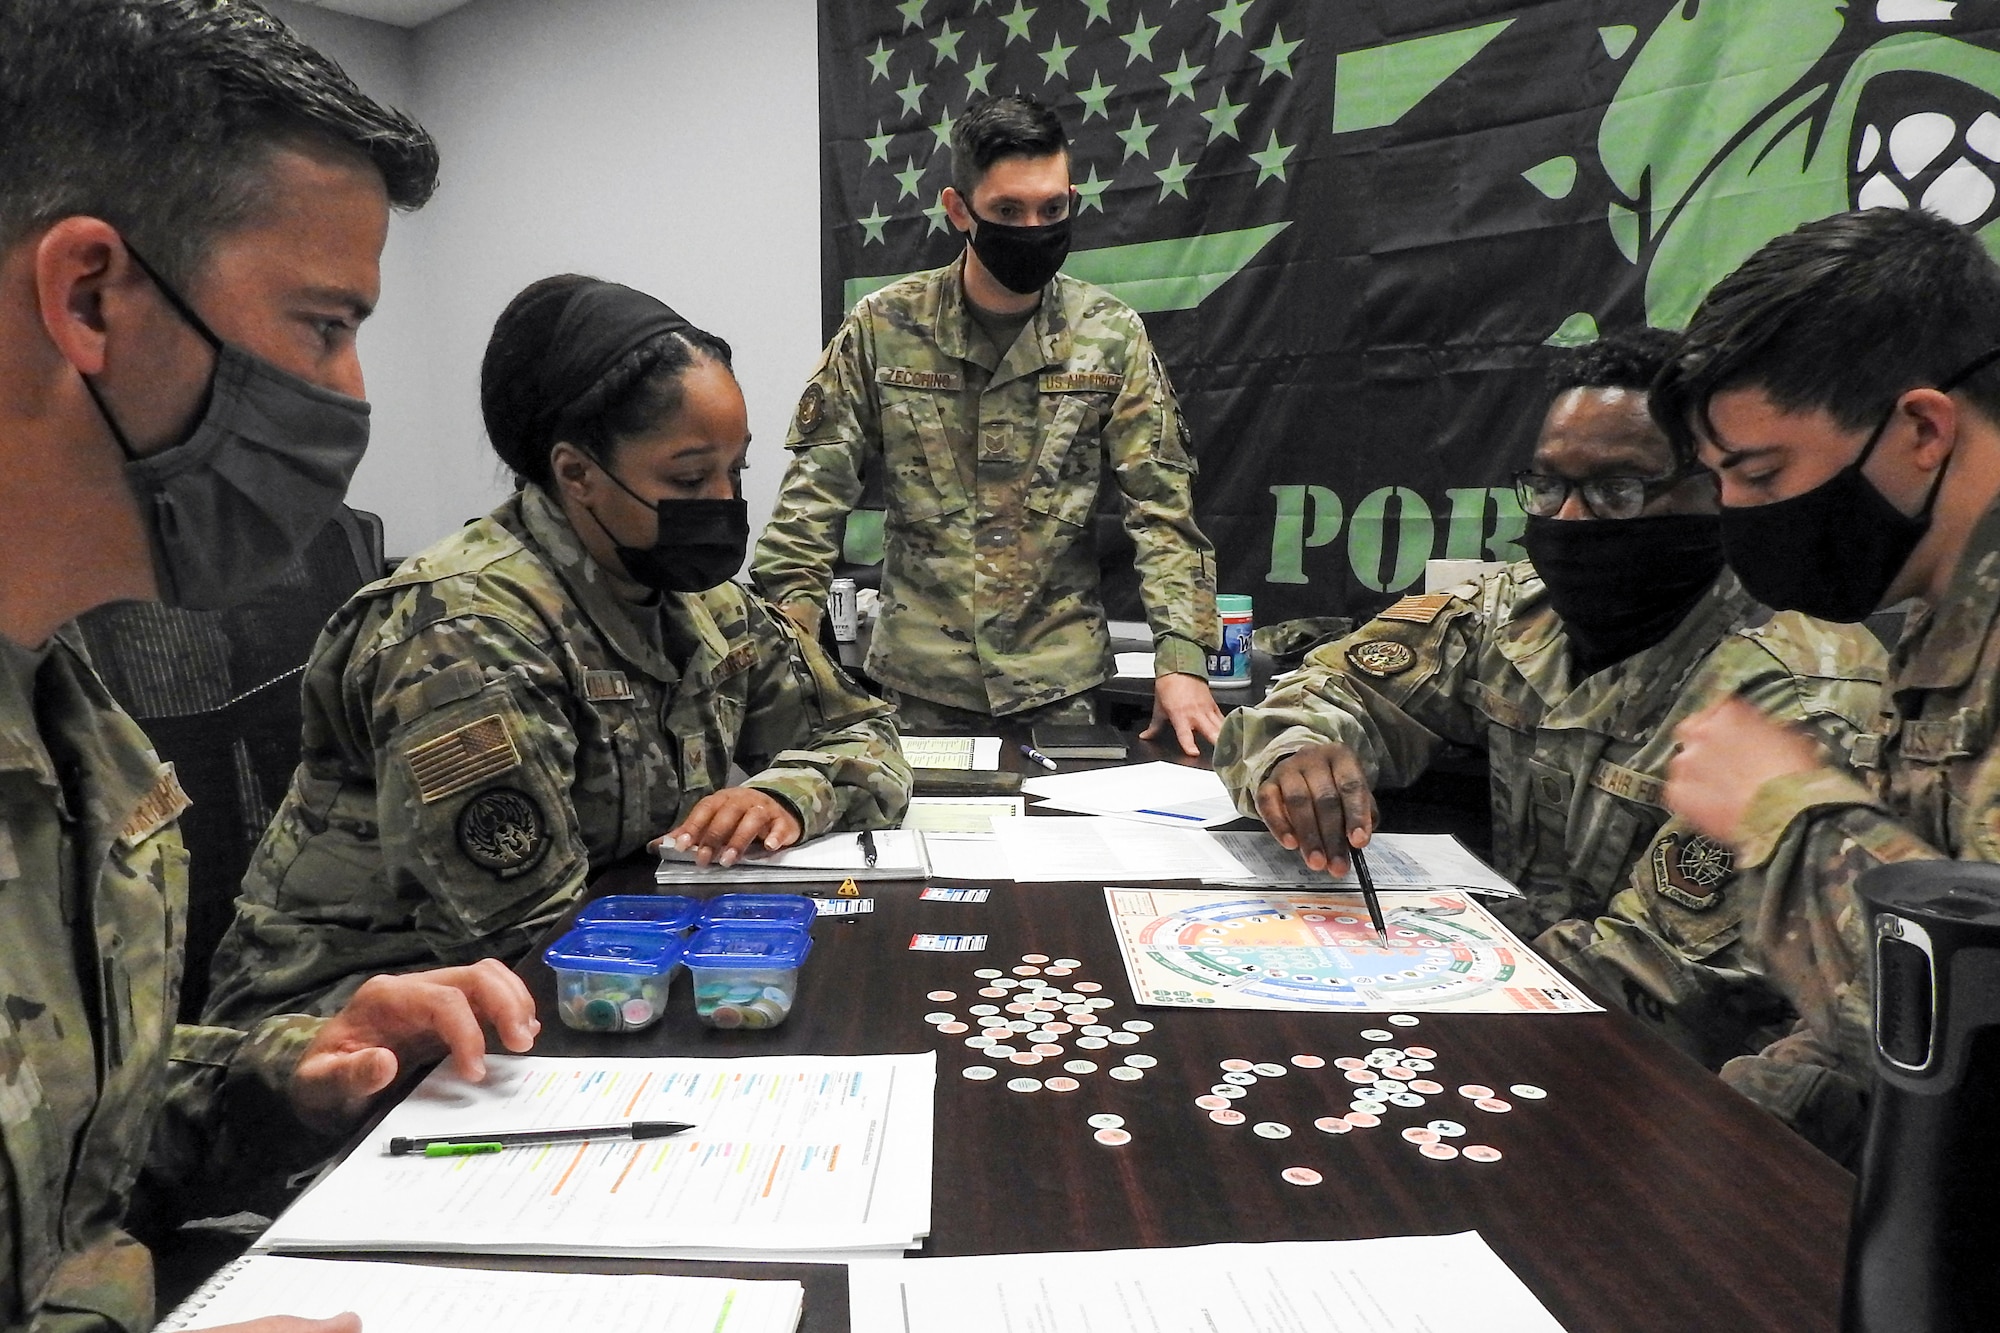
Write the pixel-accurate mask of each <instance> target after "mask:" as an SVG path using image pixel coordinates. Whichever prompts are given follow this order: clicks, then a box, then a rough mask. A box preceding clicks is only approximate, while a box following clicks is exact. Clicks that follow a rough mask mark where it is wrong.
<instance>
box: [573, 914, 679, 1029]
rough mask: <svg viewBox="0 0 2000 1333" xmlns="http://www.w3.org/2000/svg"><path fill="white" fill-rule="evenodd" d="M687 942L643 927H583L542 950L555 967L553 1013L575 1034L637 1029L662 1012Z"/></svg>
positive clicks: (665, 932) (676, 936)
mask: <svg viewBox="0 0 2000 1333" xmlns="http://www.w3.org/2000/svg"><path fill="white" fill-rule="evenodd" d="M686 947H687V942H686V941H685V940H684V939H682V938H681V937H680V936H679V935H677V934H673V933H671V932H669V931H664V930H658V929H652V928H647V927H639V928H636V929H635V928H633V927H630V926H588V927H580V928H578V929H575V930H571V931H570V932H569V933H567V934H565V935H564V936H563V937H562V938H561V939H559V940H557V941H556V942H555V943H554V944H551V945H550V946H549V947H548V948H547V949H545V950H543V952H542V958H543V960H544V961H545V962H547V963H548V965H549V966H550V967H551V968H553V969H555V974H556V1012H557V1013H558V1014H560V1015H561V1016H562V1021H563V1022H564V1024H566V1025H567V1026H569V1027H573V1028H575V1029H577V1030H578V1031H580V1032H636V1031H637V1030H638V1029H640V1028H644V1027H651V1026H652V1025H653V1024H654V1023H657V1022H658V1021H659V1020H660V1015H661V1014H663V1013H665V1012H666V1011H667V993H668V991H670V990H671V989H672V988H673V980H674V972H675V971H676V970H677V969H678V968H679V967H680V965H681V955H682V952H683V951H684V950H685V949H686Z"/></svg>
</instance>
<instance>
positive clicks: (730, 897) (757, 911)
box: [701, 893, 819, 930]
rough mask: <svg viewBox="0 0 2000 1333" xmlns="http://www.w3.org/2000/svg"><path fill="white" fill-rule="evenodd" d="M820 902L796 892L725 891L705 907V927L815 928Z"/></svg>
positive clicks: (703, 914)
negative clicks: (814, 923)
mask: <svg viewBox="0 0 2000 1333" xmlns="http://www.w3.org/2000/svg"><path fill="white" fill-rule="evenodd" d="M818 919H819V905H818V904H817V903H815V902H813V900H812V899H810V898H805V897H801V896H800V895H798V894H796V893H725V894H723V895H722V896H721V897H718V898H710V899H709V900H708V904H707V906H705V907H704V908H703V909H702V913H701V924H702V925H704V926H718V925H725V924H726V925H732V926H737V925H742V926H797V927H798V928H799V929H800V930H810V929H812V923H813V922H814V921H816V920H818Z"/></svg>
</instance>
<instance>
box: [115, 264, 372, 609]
mask: <svg viewBox="0 0 2000 1333" xmlns="http://www.w3.org/2000/svg"><path fill="white" fill-rule="evenodd" d="M126 249H127V251H128V252H130V253H131V254H132V259H133V262H135V263H136V264H138V266H139V267H140V269H141V270H143V271H144V272H145V274H146V276H147V277H149V278H151V279H152V280H153V283H154V285H155V286H157V287H158V288H159V289H160V294H161V295H162V296H164V297H165V298H166V300H167V303H168V304H169V305H171V306H172V307H173V308H174V309H175V311H176V312H178V313H179V314H180V316H181V318H182V319H184V320H186V321H187V322H188V325H189V326H190V327H191V328H193V329H194V330H195V332H197V333H199V334H200V335H201V336H202V337H203V338H204V339H206V340H207V341H208V344H209V346H211V347H213V348H214V349H215V375H214V378H213V379H212V380H211V381H210V384H209V392H208V405H207V407H206V408H205V409H204V410H203V412H202V416H201V420H200V422H199V423H197V424H196V426H195V428H194V430H193V432H192V433H191V434H189V436H188V437H187V439H186V440H184V441H182V442H181V443H180V444H177V445H174V446H173V447H171V448H168V449H163V450H161V451H159V452H158V453H154V454H149V455H147V456H146V457H143V458H141V457H139V456H138V455H137V454H135V453H134V452H133V450H132V446H131V443H130V441H129V440H127V439H126V437H125V433H124V431H123V430H121V429H120V428H119V426H118V422H117V419H116V418H115V417H114V416H112V414H111V410H110V407H109V405H108V404H106V403H105V401H104V399H103V397H102V396H101V395H100V394H99V393H98V391H97V386H96V385H94V384H92V383H91V381H90V378H89V377H88V376H85V377H84V385H85V387H87V388H88V389H89V390H90V395H91V397H92V398H93V399H94V400H95V401H96V403H97V407H98V411H100V412H101V413H103V415H104V420H105V422H106V423H107V424H108V425H109V426H110V427H111V434H112V436H113V438H115V439H116V440H117V441H118V446H119V448H121V449H123V450H124V451H125V457H126V459H127V462H126V464H125V478H126V481H127V483H128V484H129V485H130V486H131V487H132V493H133V495H134V496H135V497H137V499H138V501H139V512H140V515H141V517H142V519H143V520H144V522H145V524H146V528H147V532H148V535H149V536H150V538H151V540H152V547H153V569H154V573H155V576H156V577H157V580H158V583H159V589H160V600H162V601H164V602H166V603H167V604H168V605H169V606H181V607H187V608H189V609H191V610H202V611H215V610H221V609H222V608H224V607H227V606H232V605H234V604H235V603H237V602H240V601H243V600H244V599H245V598H247V597H249V596H250V595H251V594H253V593H255V592H256V591H257V590H258V589H260V588H262V587H263V586H264V585H265V584H267V583H269V582H270V581H271V580H272V579H274V578H276V577H277V576H278V574H279V573H280V572H282V571H283V569H284V567H285V566H286V565H287V564H288V563H290V562H291V561H292V560H293V559H294V558H295V557H297V556H298V555H299V553H300V552H302V551H303V550H305V548H306V547H307V546H308V545H309V544H310V543H311V542H312V540H313V538H314V537H316V536H318V535H319V531H320V529H321V528H323V527H324V526H326V523H327V520H329V519H331V518H332V517H333V515H334V513H335V511H337V510H338V509H339V508H340V502H341V500H342V499H344V498H345V497H346V495H347V483H348V482H349V480H350V479H352V477H353V476H354V469H355V468H356V467H357V466H359V465H360V462H361V455H362V453H363V452H364V451H366V449H367V448H368V404H367V403H366V402H365V401H363V400H362V399H359V398H350V397H348V396H347V395H346V394H342V393H335V392H334V391H333V390H331V389H323V388H320V387H319V386H318V385H316V384H311V383H308V382H307V381H305V380H302V379H300V378H299V377H298V376H296V375H293V374H290V373H289V372H287V371H283V370H280V369H279V368H278V367H276V366H274V365H272V364H271V363H270V362H268V361H265V360H263V359H262V358H260V357H256V356H252V355H251V354H250V353H248V352H246V351H244V350H243V349H241V348H239V347H234V346H231V345H229V344H227V343H224V342H223V341H222V339H220V338H218V337H216V335H215V334H214V332H213V331H211V330H210V329H209V327H208V325H207V324H206V323H205V322H203V320H202V318H201V317H200V316H199V315H197V314H195V312H194V310H193V308H192V307H190V306H189V305H188V304H187V302H186V301H184V300H182V299H181V297H180V294H179V293H177V292H176V291H174V290H173V288H171V287H169V286H168V285H167V284H166V283H165V282H163V281H161V279H160V276H159V274H158V273H156V272H154V271H153V268H152V266H151V265H149V264H148V263H147V262H146V261H145V260H144V259H143V258H141V257H140V256H139V254H138V253H137V252H136V251H132V250H131V246H130V245H129V244H128V245H127V246H126Z"/></svg>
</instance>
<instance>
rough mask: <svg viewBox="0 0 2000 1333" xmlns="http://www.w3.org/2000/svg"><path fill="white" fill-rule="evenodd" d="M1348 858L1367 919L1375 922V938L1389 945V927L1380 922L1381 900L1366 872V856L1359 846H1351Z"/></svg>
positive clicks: (1372, 879)
mask: <svg viewBox="0 0 2000 1333" xmlns="http://www.w3.org/2000/svg"><path fill="white" fill-rule="evenodd" d="M1347 855H1348V858H1349V859H1350V860H1352V861H1353V862H1354V877H1355V878H1356V879H1358V880H1360V881H1361V900H1362V901H1363V902H1365V903H1367V904H1368V919H1369V920H1370V921H1372V922H1374V923H1375V938H1376V939H1379V940H1381V941H1382V947H1383V948H1385V949H1386V948H1388V947H1389V928H1388V927H1387V926H1385V925H1383V924H1382V900H1381V899H1380V898H1379V897H1377V896H1376V894H1375V877H1374V876H1373V875H1371V874H1369V873H1368V858H1367V857H1366V856H1365V855H1363V854H1362V851H1361V849H1360V848H1359V847H1351V848H1349V849H1348V852H1347Z"/></svg>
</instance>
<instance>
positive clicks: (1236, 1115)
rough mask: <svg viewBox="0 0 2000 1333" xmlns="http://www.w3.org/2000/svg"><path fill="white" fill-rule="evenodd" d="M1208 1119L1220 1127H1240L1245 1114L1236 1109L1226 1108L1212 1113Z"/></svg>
mask: <svg viewBox="0 0 2000 1333" xmlns="http://www.w3.org/2000/svg"><path fill="white" fill-rule="evenodd" d="M1208 1118H1209V1119H1210V1120H1213V1121H1214V1122H1215V1123H1216V1124H1218V1125H1240V1124H1242V1123H1243V1113H1242V1112H1241V1111H1239V1110H1237V1109H1235V1108H1234V1107H1225V1108H1223V1109H1222V1110H1220V1111H1210V1112H1209V1113H1208Z"/></svg>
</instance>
